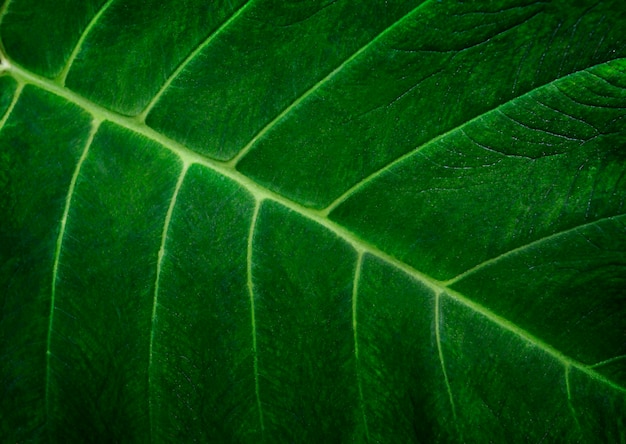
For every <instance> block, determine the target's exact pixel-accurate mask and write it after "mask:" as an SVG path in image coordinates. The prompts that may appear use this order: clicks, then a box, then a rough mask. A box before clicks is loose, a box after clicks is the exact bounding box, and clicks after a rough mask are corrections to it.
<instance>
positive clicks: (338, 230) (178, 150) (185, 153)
mask: <svg viewBox="0 0 626 444" xmlns="http://www.w3.org/2000/svg"><path fill="white" fill-rule="evenodd" d="M9 71H10V73H11V75H12V76H13V77H14V78H16V79H17V80H18V81H19V82H21V83H31V84H33V85H36V86H38V87H40V88H42V89H44V90H45V91H48V92H50V93H53V94H55V95H58V96H60V97H63V98H64V99H66V100H68V101H70V102H73V103H75V104H76V105H78V106H80V107H82V108H83V109H85V110H86V111H88V112H89V113H91V114H92V115H93V116H94V117H96V118H98V119H102V120H105V119H106V120H109V121H111V122H113V123H116V124H118V125H120V126H122V127H124V128H127V129H129V130H131V131H134V132H136V133H138V134H141V135H143V136H144V137H147V138H148V139H150V140H153V141H155V142H157V143H159V144H161V145H162V146H163V147H165V148H167V149H169V150H170V151H172V152H173V153H175V154H176V155H177V156H179V157H180V158H181V159H182V161H183V162H185V163H189V164H192V163H197V164H199V165H203V166H205V167H207V168H209V169H211V170H212V171H215V172H216V173H219V174H221V175H223V176H224V177H227V178H229V179H231V180H233V181H234V182H236V183H238V184H239V185H240V186H242V187H243V188H245V189H246V190H248V191H249V192H250V193H251V194H252V195H253V196H254V197H255V199H257V200H263V199H269V200H272V201H275V202H278V203H280V204H281V205H284V206H285V207H287V208H289V209H291V210H293V211H294V212H296V213H298V214H300V215H302V216H303V217H306V218H307V219H309V220H312V221H314V222H316V223H318V224H319V225H321V226H323V227H325V228H327V229H328V230H330V231H331V232H333V233H334V234H335V235H336V236H338V237H340V238H342V239H344V240H345V241H346V242H348V243H349V244H350V245H352V246H353V247H354V248H355V249H356V250H363V251H365V252H368V253H370V254H372V255H374V256H376V257H378V258H380V259H381V260H383V261H385V262H387V263H389V264H390V265H393V266H394V267H396V268H397V269H399V270H401V271H403V272H404V273H406V274H407V275H409V276H411V277H412V278H414V279H416V280H417V281H419V282H422V283H423V284H424V285H426V286H427V287H428V288H430V289H432V290H433V291H434V292H436V293H437V292H441V291H446V292H447V294H448V295H449V296H450V297H453V298H454V299H455V300H457V301H458V302H459V303H461V304H463V305H465V306H467V307H468V308H470V309H471V310H473V311H475V312H477V313H479V314H481V315H483V316H485V317H486V318H487V319H489V320H491V321H492V322H494V323H495V324H496V325H498V326H500V327H501V328H504V329H506V330H508V331H511V332H512V333H514V334H516V335H517V336H519V337H521V338H523V339H524V340H526V341H528V342H529V343H531V344H533V345H534V346H536V347H538V348H540V349H542V350H544V351H546V352H547V353H549V354H551V355H552V356H554V358H555V359H557V360H559V361H561V362H563V363H570V364H571V365H572V366H573V367H576V368H577V369H579V370H581V371H582V372H583V373H586V374H587V375H588V376H589V377H591V378H594V379H596V380H599V381H601V382H603V383H605V384H607V385H609V386H611V387H612V388H613V389H615V390H618V391H620V392H623V393H626V388H624V387H621V386H619V385H617V384H616V383H614V382H613V381H610V380H608V379H607V378H605V377H604V376H602V375H601V374H599V373H597V372H595V371H594V370H592V369H589V368H588V367H587V366H586V365H584V364H582V363H580V362H578V361H576V360H574V359H572V358H569V357H567V356H565V355H563V354H562V353H561V352H559V351H558V350H556V349H555V348H554V347H551V346H549V345H548V344H546V343H545V342H543V341H540V340H539V339H538V338H536V337H534V336H533V335H531V334H530V333H528V332H527V331H525V330H522V329H521V328H519V327H517V326H516V325H514V324H512V323H511V322H509V321H508V320H506V319H504V318H502V317H500V316H499V315H497V314H496V313H493V312H492V311H490V310H489V309H487V308H486V307H483V306H482V305H480V304H477V303H475V302H474V301H471V300H470V299H468V298H467V297H465V296H464V295H462V294H460V293H458V292H455V291H453V290H450V289H449V288H447V287H446V286H445V283H444V282H441V281H438V280H436V279H434V278H432V277H431V276H428V275H426V274H424V273H422V272H420V271H419V270H416V269H415V268H413V267H411V266H409V265H407V264H406V263H404V262H402V261H401V260H399V259H397V258H396V257H394V256H391V255H389V254H388V253H386V252H384V251H382V250H381V249H380V248H378V247H376V246H375V245H373V244H371V243H369V242H367V241H365V240H364V239H361V238H359V237H358V236H356V235H355V234H354V233H352V232H351V231H349V230H347V229H346V228H344V227H342V226H340V225H338V224H337V223H335V222H333V221H331V220H330V219H328V217H327V214H325V213H324V212H323V211H316V210H313V209H311V208H307V207H305V206H303V205H301V204H299V203H297V202H294V201H292V200H290V199H288V198H286V197H284V196H281V195H280V194H278V193H276V192H274V191H272V190H270V189H268V188H265V187H263V186H261V185H259V184H257V183H256V182H254V181H253V180H251V179H250V178H248V177H247V176H244V175H243V174H241V173H240V172H239V171H237V170H235V169H234V168H233V167H232V166H231V165H229V164H228V163H224V162H219V161H216V160H213V159H209V158H206V157H204V156H201V155H200V154H198V153H196V152H194V151H192V150H190V149H189V148H187V147H186V146H184V145H182V144H180V143H178V142H176V141H174V140H172V139H170V138H168V137H166V136H164V135H162V134H160V133H158V132H156V131H154V130H153V129H152V128H149V127H147V126H146V125H145V124H142V123H139V122H137V120H136V119H134V118H130V117H126V116H122V115H119V114H117V113H114V112H112V111H110V110H108V109H106V108H104V107H102V106H100V105H97V104H95V103H93V102H91V101H90V100H87V99H85V98H84V97H82V96H80V95H78V94H76V93H74V92H72V91H70V90H68V89H66V88H63V87H61V86H60V85H59V84H57V83H55V82H53V81H50V80H48V79H46V78H44V77H41V76H39V75H37V74H33V73H31V72H29V71H27V70H25V69H24V68H22V67H20V66H19V65H17V64H15V63H11V64H10V65H9Z"/></svg>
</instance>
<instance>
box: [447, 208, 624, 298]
mask: <svg viewBox="0 0 626 444" xmlns="http://www.w3.org/2000/svg"><path fill="white" fill-rule="evenodd" d="M624 216H626V214H616V215H614V216H607V217H603V218H600V219H596V220H594V221H591V222H587V223H585V224H581V225H577V226H575V227H572V228H568V229H567V230H562V231H558V232H556V233H551V234H549V235H547V236H544V237H542V238H540V239H536V240H534V241H532V242H529V243H527V244H524V245H521V246H519V247H517V248H514V249H512V250H509V251H507V252H505V253H502V254H501V255H499V256H496V257H493V258H491V259H488V260H486V261H484V262H481V263H480V264H478V265H475V266H474V267H472V268H470V269H469V270H467V271H464V272H463V273H461V274H459V275H457V276H455V277H453V278H452V279H449V280H447V281H445V282H443V285H445V286H451V285H454V284H455V283H457V282H459V281H460V280H462V279H464V278H466V277H468V276H470V275H472V274H474V273H476V272H478V271H479V270H481V269H483V268H486V267H488V266H490V265H493V264H495V263H497V262H500V261H502V260H504V259H506V258H508V257H511V256H514V255H516V254H518V253H521V252H523V251H524V250H528V249H529V248H532V247H534V246H536V245H538V244H541V243H543V242H547V241H550V240H553V239H556V238H558V237H561V236H567V235H568V234H571V233H574V232H576V231H580V230H584V229H585V228H587V227H591V226H594V225H596V224H598V223H601V222H604V221H608V220H615V219H616V218H619V217H624Z"/></svg>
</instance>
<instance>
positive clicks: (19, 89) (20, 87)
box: [0, 83, 24, 131]
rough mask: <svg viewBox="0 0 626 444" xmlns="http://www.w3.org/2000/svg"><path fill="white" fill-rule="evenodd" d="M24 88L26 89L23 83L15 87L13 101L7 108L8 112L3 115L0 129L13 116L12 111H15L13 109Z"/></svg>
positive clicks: (0, 129)
mask: <svg viewBox="0 0 626 444" xmlns="http://www.w3.org/2000/svg"><path fill="white" fill-rule="evenodd" d="M23 89H24V84H23V83H19V84H18V85H17V87H16V88H15V92H14V93H13V99H12V100H11V103H10V104H9V107H8V108H7V110H6V112H5V113H4V116H2V119H1V120H0V131H2V129H3V128H4V124H5V123H7V120H9V117H10V116H11V113H12V112H13V109H14V108H15V104H16V103H17V101H18V100H19V98H20V95H21V94H22V90H23Z"/></svg>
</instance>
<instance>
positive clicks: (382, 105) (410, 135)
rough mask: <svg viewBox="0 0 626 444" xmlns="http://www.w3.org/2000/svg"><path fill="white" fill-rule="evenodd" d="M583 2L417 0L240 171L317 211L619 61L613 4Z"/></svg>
mask: <svg viewBox="0 0 626 444" xmlns="http://www.w3.org/2000/svg"><path fill="white" fill-rule="evenodd" d="M589 3H590V2H574V4H573V2H571V1H570V0H562V1H553V2H548V3H543V2H527V1H524V2H520V1H518V0H505V1H489V2H479V1H471V2H463V3H460V2H434V1H430V2H424V3H423V6H422V7H420V8H418V9H417V10H416V11H415V12H414V13H413V14H410V15H408V16H406V17H405V18H403V19H402V20H401V21H399V22H398V23H397V24H395V25H394V26H393V27H392V28H390V29H389V30H388V31H387V33H386V34H385V35H384V36H383V37H382V38H381V39H380V40H378V41H376V42H373V43H372V44H371V45H370V46H369V47H368V48H367V50H366V51H365V52H363V53H362V54H360V56H359V57H358V58H357V59H355V60H354V61H353V62H352V63H350V64H349V65H347V66H346V67H345V68H344V69H342V70H341V71H340V72H339V73H338V74H337V76H336V77H333V78H332V79H330V80H329V81H328V82H326V83H324V85H323V86H322V87H320V88H319V89H318V90H316V91H315V92H314V93H313V94H311V95H309V96H308V97H307V98H306V101H305V102H303V103H302V104H301V105H300V106H298V108H297V109H294V110H293V112H291V113H290V114H289V115H288V116H286V118H285V119H283V120H281V122H280V124H279V125H276V127H274V128H273V129H272V130H271V131H269V132H268V133H267V135H266V136H265V137H264V138H263V139H261V140H259V141H258V143H257V144H256V145H255V146H254V149H253V150H252V151H251V152H250V154H249V155H248V156H246V157H245V158H244V159H243V160H242V162H241V163H240V165H239V166H238V169H239V170H240V171H242V172H243V173H245V174H246V175H248V176H250V177H253V178H254V179H255V180H256V181H257V182H259V183H261V184H263V186H265V187H267V188H270V189H272V190H275V191H277V192H279V193H280V194H283V195H286V196H288V197H289V198H290V199H293V200H295V201H298V202H300V203H302V204H304V205H308V206H312V207H315V208H324V207H326V206H327V205H329V204H330V203H331V202H332V201H333V200H334V199H335V198H337V197H339V196H340V195H341V194H342V193H343V192H344V191H345V190H346V189H348V188H349V187H351V186H353V185H354V184H356V183H358V182H359V181H360V180H362V179H363V178H365V177H367V176H369V175H370V174H372V173H374V172H375V171H377V170H379V169H381V168H383V167H384V166H385V165H388V164H389V163H390V162H392V161H394V160H395V159H397V158H398V157H399V156H401V155H403V154H405V153H407V152H410V151H412V150H415V149H417V148H418V147H420V146H421V145H423V144H425V143H428V142H429V141H431V140H432V139H433V138H436V137H437V136H439V135H441V134H443V133H445V132H447V131H450V130H452V129H454V128H457V127H459V126H461V125H464V124H465V123H466V122H467V121H468V120H470V119H472V118H474V117H476V116H480V115H482V114H483V113H485V112H487V111H490V110H492V109H494V108H497V107H499V106H501V105H502V104H504V103H505V102H507V101H509V100H511V99H514V98H516V97H519V96H520V95H522V94H524V93H527V92H528V91H531V90H533V89H535V88H537V87H539V86H541V85H545V84H547V83H549V82H552V81H554V80H555V79H559V78H561V77H563V76H566V75H567V74H569V73H572V72H576V71H579V70H582V69H585V68H587V67H590V66H594V65H596V64H599V63H602V62H605V61H607V60H612V59H614V58H616V57H624V56H626V47H624V43H623V36H624V35H626V8H624V6H623V3H622V2H621V0H620V1H617V2H616V1H613V2H611V1H608V2H600V3H598V4H597V5H595V7H593V8H589ZM616 40H617V41H618V42H619V43H616ZM527 114H528V113H526V115H527ZM533 137H537V136H533ZM539 137H542V135H540V136H539ZM547 142H549V141H547ZM435 162H436V160H435ZM439 163H440V164H441V163H442V162H439ZM276 164H280V165H281V166H282V174H281V175H279V176H277V175H275V174H274V171H275V165H276ZM412 177H414V178H416V179H419V177H420V176H418V175H413V176H412ZM319 178H323V180H318V179H319ZM403 185H404V186H406V185H407V181H406V180H404V181H403ZM394 189H395V188H394ZM370 202H371V200H370ZM409 208H413V207H412V206H410V207H409ZM385 217H388V216H387V215H386V216H385ZM402 242H403V243H404V244H405V245H406V244H407V241H406V240H403V241H402ZM409 244H410V242H409ZM429 271H430V270H429Z"/></svg>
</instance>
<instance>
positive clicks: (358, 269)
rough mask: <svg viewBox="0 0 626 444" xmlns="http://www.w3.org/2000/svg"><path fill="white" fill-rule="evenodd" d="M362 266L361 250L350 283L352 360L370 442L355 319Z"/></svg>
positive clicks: (364, 424) (366, 432)
mask: <svg viewBox="0 0 626 444" xmlns="http://www.w3.org/2000/svg"><path fill="white" fill-rule="evenodd" d="M362 266H363V252H359V256H358V258H357V261H356V267H355V269H354V282H353V283H352V332H353V334H354V360H355V366H356V380H357V384H358V387H359V404H360V406H361V414H362V415H363V427H364V428H365V437H366V438H367V441H366V442H370V432H369V427H368V425H367V415H366V413H365V398H364V397H363V378H362V376H361V359H360V355H359V334H358V321H357V307H358V296H359V280H360V278H361V268H362Z"/></svg>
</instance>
